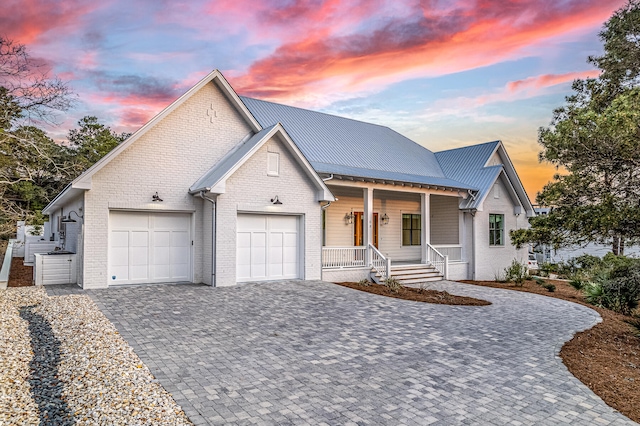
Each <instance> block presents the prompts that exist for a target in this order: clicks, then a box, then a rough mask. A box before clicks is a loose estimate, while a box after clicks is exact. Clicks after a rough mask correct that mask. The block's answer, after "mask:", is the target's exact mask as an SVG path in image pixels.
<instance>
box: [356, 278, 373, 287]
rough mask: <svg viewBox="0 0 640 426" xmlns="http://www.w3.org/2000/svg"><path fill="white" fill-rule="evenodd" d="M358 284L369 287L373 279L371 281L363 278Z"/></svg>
mask: <svg viewBox="0 0 640 426" xmlns="http://www.w3.org/2000/svg"><path fill="white" fill-rule="evenodd" d="M358 285H359V286H361V287H369V286H370V285H371V281H369V280H368V279H366V278H363V279H361V280H360V281H358Z"/></svg>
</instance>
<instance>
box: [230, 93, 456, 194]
mask: <svg viewBox="0 0 640 426" xmlns="http://www.w3.org/2000/svg"><path fill="white" fill-rule="evenodd" d="M240 99H241V100H242V102H244V104H245V105H246V106H247V108H248V109H249V111H251V113H252V114H253V115H254V117H255V118H256V119H257V120H258V122H259V123H260V125H261V126H263V127H267V126H269V125H272V124H276V123H278V122H279V123H282V125H283V127H284V128H285V130H286V131H287V133H288V134H289V136H291V138H292V139H293V140H294V141H295V142H296V145H297V146H298V147H299V148H300V150H301V151H302V153H303V154H304V155H305V157H306V158H307V160H309V161H310V162H311V163H312V164H320V163H322V164H330V165H334V166H336V167H338V166H342V167H347V168H358V169H364V170H372V171H376V172H377V173H380V172H385V173H384V175H385V177H384V178H386V179H389V180H402V179H401V177H400V176H396V177H395V178H394V176H395V175H396V174H398V175H405V176H406V175H414V176H421V177H422V178H423V179H424V178H426V177H433V178H439V179H446V178H447V176H445V174H444V173H443V171H442V169H441V168H440V164H439V163H438V160H437V159H436V157H435V155H434V154H433V152H431V151H429V150H428V149H426V148H425V147H423V146H421V145H419V144H417V143H415V142H414V141H412V140H411V139H408V138H406V137H404V136H402V135H401V134H399V133H397V132H395V131H393V130H391V129H390V128H388V127H384V126H379V125H376V124H370V123H365V122H362V121H357V120H352V119H348V118H344V117H338V116H335V115H330V114H325V113H320V112H316V111H310V110H305V109H301V108H296V107H291V106H286V105H280V104H276V103H272V102H267V101H262V100H258V99H253V98H247V97H244V96H241V97H240ZM314 167H315V166H314ZM396 178H397V179H396ZM449 181H450V183H451V184H455V185H453V186H456V187H466V186H467V185H464V186H461V183H460V182H453V181H452V180H451V179H449ZM434 184H435V182H434Z"/></svg>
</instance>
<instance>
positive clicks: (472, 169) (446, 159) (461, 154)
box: [435, 141, 503, 209]
mask: <svg viewBox="0 0 640 426" xmlns="http://www.w3.org/2000/svg"><path fill="white" fill-rule="evenodd" d="M499 144H500V141H493V142H487V143H483V144H480V145H472V146H467V147H463V148H456V149H449V150H447V151H440V152H436V153H435V156H436V158H437V159H438V162H439V163H440V167H442V171H443V172H444V174H445V175H446V176H447V177H449V178H451V179H454V180H456V181H459V182H463V183H466V184H468V185H473V186H475V187H476V188H477V189H478V190H479V191H478V194H477V195H476V197H475V199H469V200H468V203H466V205H464V208H469V209H473V208H478V207H480V204H481V203H482V200H484V198H485V195H486V194H487V192H488V191H489V190H490V189H491V187H492V186H493V184H494V182H495V181H496V179H497V178H498V176H499V175H500V172H501V171H502V169H503V166H501V165H498V166H489V167H485V164H487V161H488V160H489V158H490V157H491V155H492V154H493V153H494V152H495V150H496V147H497V146H498V145H499Z"/></svg>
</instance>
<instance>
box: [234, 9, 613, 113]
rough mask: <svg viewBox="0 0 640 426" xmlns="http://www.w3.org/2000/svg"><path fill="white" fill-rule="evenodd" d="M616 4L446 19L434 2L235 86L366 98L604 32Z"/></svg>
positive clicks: (281, 95) (249, 91)
mask: <svg viewBox="0 0 640 426" xmlns="http://www.w3.org/2000/svg"><path fill="white" fill-rule="evenodd" d="M615 3H619V5H621V4H622V3H623V1H622V0H617V1H616V2H615ZM615 3H613V4H612V3H611V2H602V1H600V0H589V1H578V0H572V1H569V2H562V3H558V2H551V1H534V0H529V1H505V2H494V1H489V0H486V1H484V2H480V3H476V5H475V6H474V7H468V8H467V9H462V8H458V9H453V10H447V11H444V12H443V11H438V10H435V9H434V8H433V7H431V6H430V3H428V2H427V4H426V6H424V7H423V8H422V10H421V14H420V15H418V17H417V18H414V19H413V20H407V19H396V20H387V21H384V22H382V23H381V24H379V26H378V27H377V29H375V30H373V31H369V32H367V33H356V34H349V35H332V36H329V37H327V36H326V33H325V32H323V31H318V32H310V33H309V34H308V35H307V36H306V37H305V38H303V39H301V40H299V41H296V42H292V43H287V44H284V45H282V46H280V47H279V48H277V49H276V50H275V51H274V52H273V53H272V54H271V55H269V56H267V57H265V58H264V59H261V60H258V61H257V62H255V63H254V64H253V65H252V66H251V67H250V68H249V70H248V72H247V73H245V74H244V75H239V76H235V77H234V76H231V77H230V79H231V80H232V83H233V84H234V87H236V89H237V90H238V92H240V93H242V94H245V95H249V96H256V97H261V98H268V99H272V100H275V101H281V102H283V101H284V102H286V101H291V100H292V99H295V100H300V99H304V98H305V97H306V96H310V95H312V94H313V93H316V94H317V93H321V94H322V93H324V95H325V96H330V95H331V94H333V96H337V94H336V91H341V92H348V93H358V92H363V91H364V92H366V91H369V90H376V88H379V87H380V86H385V85H388V84H390V83H393V82H396V81H400V80H403V79H406V78H417V77H425V76H436V75H442V74H445V73H451V72H459V71H463V70H468V69H473V68H476V67H480V66H486V65H490V64H494V63H497V62H499V61H503V60H505V59H509V58H512V57H513V56H514V55H516V54H518V53H519V52H520V51H521V50H522V49H523V48H524V47H526V46H531V45H535V44H536V43H538V42H540V41H541V40H544V39H548V38H551V37H556V36H561V35H563V34H565V33H568V32H571V31H575V30H577V29H585V28H593V27H597V26H599V25H601V24H602V22H604V21H605V20H606V19H607V18H608V17H609V16H610V15H611V12H612V11H613V10H614V9H615V8H616V6H618V5H617V4H615ZM568 12H571V13H568ZM336 83H338V84H336Z"/></svg>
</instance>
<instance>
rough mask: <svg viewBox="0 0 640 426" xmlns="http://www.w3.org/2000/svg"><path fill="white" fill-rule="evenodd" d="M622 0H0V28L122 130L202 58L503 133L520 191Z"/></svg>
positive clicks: (423, 122) (437, 127) (293, 86)
mask: <svg viewBox="0 0 640 426" xmlns="http://www.w3.org/2000/svg"><path fill="white" fill-rule="evenodd" d="M624 3H625V2H624V1H623V0H607V1H603V0H476V1H472V0H458V1H455V0H422V1H420V0H348V1H338V0H327V1H321V0H300V1H295V0H289V1H286V0H285V1H259V0H220V1H205V0H190V1H169V0H165V1H152V0H149V1H122V0H103V1H99V2H98V1H95V0H89V1H61V0H59V1H46V0H4V1H3V6H2V9H1V10H0V35H2V36H4V37H7V38H10V39H13V40H14V41H16V42H19V43H23V44H26V45H27V47H28V49H29V52H30V53H31V54H32V56H33V57H34V58H37V59H38V60H41V61H43V62H44V63H45V64H46V65H47V67H48V68H49V69H50V70H51V72H52V73H53V74H56V75H58V76H60V77H61V78H62V79H64V80H67V81H69V84H70V86H71V88H72V89H73V90H74V92H75V93H77V94H78V102H77V104H76V106H75V107H74V109H73V110H71V111H69V112H68V113H66V114H65V115H64V116H61V117H60V123H61V124H60V125H59V126H58V127H51V128H49V129H48V131H49V133H50V134H51V136H52V137H54V138H56V139H64V136H65V135H66V133H67V131H68V130H69V129H70V128H72V127H74V126H75V123H76V122H77V120H78V119H79V118H81V117H83V116H85V115H95V116H97V117H98V118H99V119H100V121H101V122H103V123H105V124H107V125H109V126H111V127H112V128H113V129H114V130H117V131H119V132H121V131H128V132H133V131H135V130H136V129H137V128H138V127H140V126H141V125H142V124H144V123H145V122H146V121H147V120H148V119H149V118H151V117H152V116H153V115H154V114H156V113H157V112H159V111H160V110H161V109H162V108H163V107H165V106H167V105H168V104H169V103H170V102H171V101H173V100H174V99H175V98H177V97H178V96H180V95H181V94H182V93H183V92H184V91H186V90H187V89H188V88H189V87H190V86H191V85H193V84H194V83H196V82H197V81H198V80H199V79H200V78H201V77H203V76H204V75H206V74H207V73H208V72H209V71H211V70H212V69H216V68H217V69H219V70H221V71H222V72H223V74H224V75H225V76H226V77H227V79H228V80H229V81H230V82H231V84H232V86H233V87H234V88H235V90H236V91H237V92H238V93H239V94H241V95H247V96H253V97H257V98H261V99H267V100H272V101H275V102H280V103H285V104H289V105H294V106H300V107H303V108H309V109H314V110H319V111H324V112H327V113H332V114H338V115H343V116H347V117H350V118H354V119H358V120H364V121H369V122H373V123H377V124H382V125H387V126H389V127H391V128H393V129H395V130H397V131H399V132H400V133H402V134H404V135H406V136H408V137H409V138H411V139H413V140H415V141H416V142H418V143H420V144H423V145H424V146H426V147H427V148H429V149H431V150H433V151H440V150H443V149H449V148H455V147H459V146H464V145H470V144H475V143H480V142H486V141H491V140H496V139H500V140H502V141H503V142H504V143H505V145H506V147H507V150H508V152H509V154H510V155H511V158H512V160H513V161H514V163H515V165H516V169H517V170H518V173H519V174H520V177H521V179H522V181H523V183H524V185H525V188H526V190H527V192H528V193H529V195H530V197H531V198H532V201H534V199H535V194H536V192H537V191H539V190H540V189H541V187H542V186H543V185H544V183H546V182H547V181H548V180H549V179H551V176H552V175H553V173H554V170H553V169H552V168H550V167H549V166H547V165H540V164H539V163H538V160H537V157H538V151H539V146H538V144H537V142H536V139H537V129H538V128H539V127H540V126H546V125H548V124H549V122H550V120H551V116H552V111H553V109H554V108H556V107H558V106H561V105H562V104H563V102H564V97H565V96H566V95H568V94H569V93H570V92H571V82H572V80H574V79H576V78H585V77H587V76H589V77H596V76H597V72H596V71H595V70H594V68H593V67H592V66H590V65H589V64H587V63H586V58H587V56H589V55H594V54H595V55H597V54H600V53H601V52H602V45H601V43H600V41H599V39H598V36H597V35H598V32H599V31H600V30H601V28H602V24H603V23H604V22H605V21H606V20H607V19H608V18H609V17H610V16H611V14H612V13H613V12H614V11H615V10H616V9H617V8H619V7H621V6H622V5H623V4H624Z"/></svg>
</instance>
